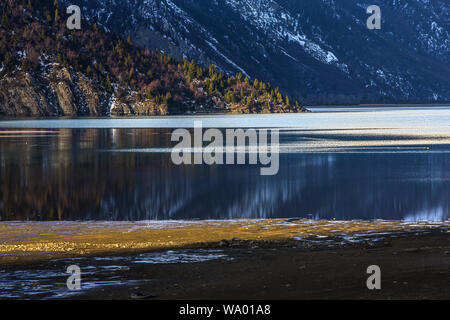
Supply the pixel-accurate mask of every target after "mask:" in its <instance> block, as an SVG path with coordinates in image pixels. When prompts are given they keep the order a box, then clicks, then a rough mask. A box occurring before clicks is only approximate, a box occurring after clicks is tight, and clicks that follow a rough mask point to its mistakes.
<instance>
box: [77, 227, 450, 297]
mask: <svg viewBox="0 0 450 320" xmlns="http://www.w3.org/2000/svg"><path fill="white" fill-rule="evenodd" d="M222 245H224V244H222ZM291 245H292V243H284V244H281V243H278V244H275V243H263V244H262V245H261V246H260V247H259V248H255V245H254V243H253V244H249V246H252V247H253V248H251V247H249V246H247V245H246V244H242V245H240V244H239V243H237V244H236V247H230V246H233V244H225V246H226V249H225V250H224V252H225V253H226V254H227V256H229V257H230V258H232V260H215V261H208V262H203V263H193V264H144V265H136V266H132V268H130V270H129V271H126V272H124V273H123V274H122V277H123V278H124V279H125V278H126V279H151V281H150V282H148V283H142V284H139V285H130V286H126V285H125V286H109V287H104V288H101V289H97V290H92V291H88V292H86V293H85V294H81V295H79V296H76V297H75V298H78V299H80V298H81V299H129V298H136V297H137V296H136V295H138V296H139V295H144V296H147V295H148V296H149V297H148V298H151V297H153V296H155V297H154V299H450V252H449V251H450V234H449V232H448V230H447V231H432V232H430V233H426V234H420V235H417V234H410V235H403V236H400V237H398V238H386V239H384V240H383V241H380V242H378V243H377V244H373V243H371V242H363V243H359V244H353V245H348V246H344V247H333V248H327V247H325V246H322V245H317V246H315V247H314V248H305V247H297V248H293V247H291ZM373 264H375V265H378V266H380V268H381V286H382V289H381V290H368V289H367V286H366V280H367V277H369V275H368V274H367V273H366V271H367V267H368V266H369V265H373Z"/></svg>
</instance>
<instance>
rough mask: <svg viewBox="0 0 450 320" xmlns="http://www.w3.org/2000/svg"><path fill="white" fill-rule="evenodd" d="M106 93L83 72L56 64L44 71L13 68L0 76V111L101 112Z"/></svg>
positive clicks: (33, 113)
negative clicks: (32, 71) (36, 71)
mask: <svg viewBox="0 0 450 320" xmlns="http://www.w3.org/2000/svg"><path fill="white" fill-rule="evenodd" d="M110 97H111V95H110V94H109V93H107V92H106V91H105V90H103V89H102V88H98V87H96V86H94V85H93V84H92V83H91V80H90V79H88V78H86V77H85V76H84V75H83V74H81V73H71V72H70V71H69V70H68V69H67V68H65V67H61V66H59V65H57V64H55V65H53V66H52V68H51V70H50V71H49V73H48V74H39V75H32V74H30V73H28V72H23V71H20V70H16V71H14V72H12V73H11V74H9V75H5V76H4V77H3V78H2V79H1V80H0V115H3V116H15V117H17V116H105V115H107V114H108V110H109V108H108V105H109V101H110Z"/></svg>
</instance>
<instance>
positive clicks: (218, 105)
mask: <svg viewBox="0 0 450 320" xmlns="http://www.w3.org/2000/svg"><path fill="white" fill-rule="evenodd" d="M0 9H1V10H0V12H1V13H2V17H1V21H0V59H1V60H0V115H7V116H17V115H20V116H30V115H33V116H36V115H38V116H55V115H56V116H60V115H70V116H75V115H78V116H79V115H97V116H99V115H109V114H112V115H133V114H135V115H163V114H168V113H169V114H176V113H189V112H233V113H260V112H264V113H269V112H300V111H305V109H304V108H302V107H300V106H299V104H298V102H293V101H292V102H291V100H289V98H288V97H287V96H283V94H282V93H281V92H280V90H279V89H278V88H277V87H272V86H271V85H270V84H266V83H264V82H260V81H257V80H255V81H252V82H250V81H249V79H248V78H247V77H245V76H243V75H242V73H238V74H236V75H235V76H232V77H226V76H224V75H223V74H222V73H221V72H219V71H218V70H216V68H215V66H214V65H210V66H209V68H208V69H204V68H201V67H200V66H198V65H197V64H196V63H195V61H193V60H192V61H190V62H188V61H187V60H185V59H184V60H183V61H176V60H174V59H173V58H172V57H170V56H169V55H166V54H160V53H154V52H152V51H150V50H148V49H145V48H142V47H137V46H135V45H134V44H133V42H132V41H131V39H130V38H128V39H127V40H123V39H121V38H120V37H117V36H115V35H114V34H113V33H109V32H105V31H103V30H102V28H101V27H99V26H98V24H97V23H95V22H94V23H86V22H85V21H84V22H83V25H82V30H75V31H70V30H68V29H67V28H66V26H65V19H64V17H65V9H62V8H61V7H60V6H59V5H58V2H55V3H53V1H49V0H36V1H33V2H31V1H29V0H18V1H9V0H0Z"/></svg>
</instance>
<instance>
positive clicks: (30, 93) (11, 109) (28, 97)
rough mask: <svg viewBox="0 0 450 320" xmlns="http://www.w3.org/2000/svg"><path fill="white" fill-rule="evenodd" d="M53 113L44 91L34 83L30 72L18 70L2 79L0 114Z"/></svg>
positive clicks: (34, 114) (0, 84) (36, 114)
mask: <svg viewBox="0 0 450 320" xmlns="http://www.w3.org/2000/svg"><path fill="white" fill-rule="evenodd" d="M52 113H53V110H52V108H51V106H49V104H48V102H47V99H46V97H45V95H44V93H43V92H42V91H40V90H39V89H37V88H36V86H35V85H34V84H33V79H32V77H31V76H30V74H28V73H25V72H16V73H14V74H12V75H11V76H5V77H4V78H3V79H1V80H0V114H2V115H6V116H38V115H48V114H52Z"/></svg>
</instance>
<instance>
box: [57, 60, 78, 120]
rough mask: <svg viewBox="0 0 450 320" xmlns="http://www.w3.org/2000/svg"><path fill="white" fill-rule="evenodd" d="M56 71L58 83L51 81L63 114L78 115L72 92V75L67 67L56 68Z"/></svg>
mask: <svg viewBox="0 0 450 320" xmlns="http://www.w3.org/2000/svg"><path fill="white" fill-rule="evenodd" d="M55 73H56V79H57V80H56V83H51V87H52V89H53V91H54V93H55V95H56V98H57V100H58V104H59V107H60V109H61V111H62V114H63V115H66V116H76V115H77V113H78V112H77V111H78V110H77V109H78V108H77V105H76V101H75V97H74V94H73V92H72V85H73V81H72V76H71V75H70V72H69V71H68V70H67V69H65V68H63V69H61V70H55Z"/></svg>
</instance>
